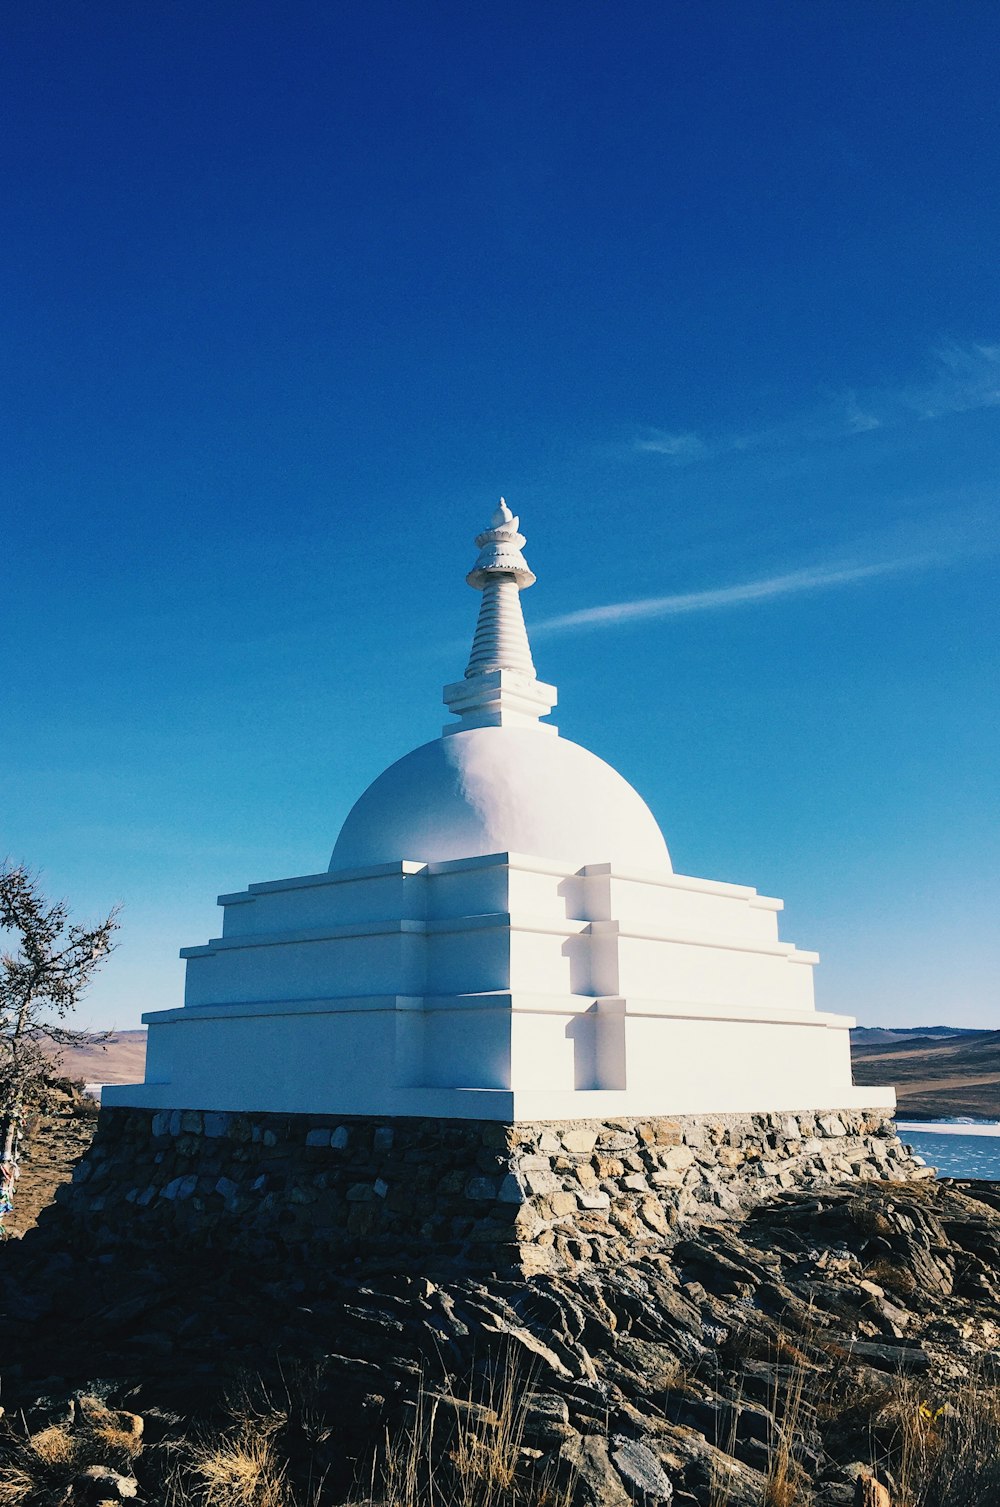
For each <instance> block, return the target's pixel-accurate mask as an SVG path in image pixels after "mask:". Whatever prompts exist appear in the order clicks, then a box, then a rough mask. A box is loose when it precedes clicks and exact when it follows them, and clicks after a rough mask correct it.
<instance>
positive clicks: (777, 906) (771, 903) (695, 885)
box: [579, 863, 785, 910]
mask: <svg viewBox="0 0 1000 1507" xmlns="http://www.w3.org/2000/svg"><path fill="white" fill-rule="evenodd" d="M579 873H580V874H581V875H582V876H583V878H584V879H597V878H603V877H607V878H610V879H621V880H623V881H624V882H625V883H628V884H648V885H655V886H657V887H658V888H659V889H664V890H694V891H695V892H696V893H698V894H703V895H725V896H726V897H728V898H729V899H732V900H746V901H747V903H748V904H750V905H753V906H756V907H758V908H759V909H761V910H784V908H785V902H784V901H783V900H776V899H774V897H773V896H771V895H758V893H757V891H756V890H755V889H754V888H753V886H752V885H749V884H728V883H727V882H726V881H725V880H722V879H696V878H695V877H694V876H693V875H691V874H659V873H651V872H648V871H644V872H641V873H640V872H636V871H632V870H630V869H618V868H616V867H615V866H614V864H611V863H588V864H586V865H585V867H584V868H582V869H580V870H579Z"/></svg>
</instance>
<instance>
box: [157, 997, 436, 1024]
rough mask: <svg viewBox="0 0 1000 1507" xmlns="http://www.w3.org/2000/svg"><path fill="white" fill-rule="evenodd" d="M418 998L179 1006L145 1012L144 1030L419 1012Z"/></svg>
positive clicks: (362, 998)
mask: <svg viewBox="0 0 1000 1507" xmlns="http://www.w3.org/2000/svg"><path fill="white" fill-rule="evenodd" d="M423 1008H424V1001H423V998H422V996H421V995H419V994H356V995H344V996H343V997H342V998H340V999H276V1000H272V999H266V1000H241V1001H239V1003H237V1004H233V1005H225V1004H221V1005H178V1006H177V1007H176V1008H175V1009H173V1010H148V1011H147V1012H146V1013H145V1014H144V1015H143V1016H141V1020H142V1023H143V1025H144V1026H170V1025H183V1024H186V1023H188V1022H195V1021H199V1020H240V1019H243V1020H246V1019H253V1018H254V1017H264V1016H268V1015H358V1014H366V1013H371V1012H377V1011H386V1012H388V1013H391V1014H395V1013H396V1011H398V1010H422V1009H423Z"/></svg>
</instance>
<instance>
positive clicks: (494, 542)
mask: <svg viewBox="0 0 1000 1507" xmlns="http://www.w3.org/2000/svg"><path fill="white" fill-rule="evenodd" d="M520 526H521V520H520V518H515V517H514V514H513V513H512V512H511V510H510V508H509V507H508V506H507V503H506V502H505V500H504V499H503V498H502V497H501V499H500V505H499V507H498V508H497V509H496V510H495V512H494V514H493V517H492V518H491V519H490V526H489V528H486V529H483V532H482V533H481V534H477V535H476V546H477V548H478V550H479V559H478V560H477V561H476V563H475V565H474V566H473V567H472V569H471V570H470V571H469V574H468V575H467V576H466V578H465V579H466V580H467V581H468V583H469V585H470V586H474V587H475V588H476V590H477V591H483V590H485V588H486V586H487V585H488V584H489V582H490V581H491V580H499V579H500V578H501V577H502V576H506V577H508V578H509V579H510V580H512V581H515V582H516V583H517V589H518V591H523V590H524V589H525V587H527V586H533V585H534V582H535V577H534V575H533V574H532V572H531V571H530V570H529V569H528V562H527V560H526V559H525V558H524V556H523V555H522V553H521V550H522V549H523V548H524V545H525V543H526V540H525V537H524V535H523V534H519V533H518V529H519V528H520ZM518 611H520V608H518ZM529 658H530V655H529ZM532 673H534V672H532ZM466 674H468V671H466Z"/></svg>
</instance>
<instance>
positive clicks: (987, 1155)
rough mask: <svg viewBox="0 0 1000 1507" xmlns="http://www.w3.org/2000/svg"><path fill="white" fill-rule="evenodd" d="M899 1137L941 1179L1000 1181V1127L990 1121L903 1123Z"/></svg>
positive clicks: (899, 1128) (899, 1124)
mask: <svg viewBox="0 0 1000 1507" xmlns="http://www.w3.org/2000/svg"><path fill="white" fill-rule="evenodd" d="M897 1129H898V1131H899V1138H900V1140H901V1141H903V1142H905V1144H906V1145H907V1146H912V1147H913V1149H914V1151H915V1152H916V1153H917V1155H918V1156H922V1157H923V1159H924V1161H925V1162H927V1164H928V1165H929V1166H931V1167H936V1168H937V1170H938V1172H939V1173H940V1174H941V1176H942V1177H985V1178H994V1179H996V1180H997V1181H998V1182H1000V1124H997V1122H996V1121H993V1120H989V1121H984V1120H979V1121H976V1120H939V1121H919V1122H916V1121H908V1120H901V1121H900V1122H899V1123H898V1125H897Z"/></svg>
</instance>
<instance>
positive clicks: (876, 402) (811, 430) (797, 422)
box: [630, 341, 1000, 466]
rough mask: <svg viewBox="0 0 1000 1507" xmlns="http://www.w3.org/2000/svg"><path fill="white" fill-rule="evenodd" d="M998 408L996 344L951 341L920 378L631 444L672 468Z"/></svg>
mask: <svg viewBox="0 0 1000 1507" xmlns="http://www.w3.org/2000/svg"><path fill="white" fill-rule="evenodd" d="M996 407H1000V344H996V343H990V342H985V341H982V342H974V343H972V344H966V345H962V344H959V343H957V342H950V343H947V344H944V345H941V346H939V347H938V348H937V350H935V351H934V352H933V357H932V362H931V370H930V372H929V374H928V376H927V378H926V379H925V380H924V381H922V382H915V383H912V384H908V385H900V386H886V387H881V388H871V389H868V390H860V389H848V390H845V391H844V392H842V393H838V394H836V395H835V396H834V397H832V398H830V399H828V400H827V401H826V402H823V403H818V404H817V405H815V406H814V407H813V408H811V409H806V410H803V411H802V412H800V413H797V414H793V415H791V416H789V417H786V418H782V419H776V420H775V421H774V422H773V423H769V424H762V425H760V426H758V427H756V428H754V429H747V430H732V431H729V432H725V431H722V432H717V433H714V434H713V433H710V432H706V433H704V434H699V433H696V432H695V431H692V430H685V431H678V432H674V431H672V430H667V429H650V428H647V429H642V430H640V431H639V432H638V433H637V434H636V436H635V438H634V439H633V440H632V443H631V447H630V448H631V450H632V451H633V453H636V454H640V455H659V456H663V457H664V458H665V459H666V460H668V461H669V462H671V463H672V464H673V465H679V466H686V465H692V464H693V463H695V462H696V461H700V460H706V459H709V458H711V457H714V456H720V455H727V454H733V453H736V452H742V451H748V450H778V449H785V448H788V447H790V446H793V445H803V444H815V443H818V442H824V441H831V440H838V439H844V438H846V437H848V436H850V435H857V434H869V433H871V432H872V431H873V430H876V429H892V428H898V427H900V426H901V425H903V424H906V423H920V422H926V421H927V420H930V419H940V418H945V417H947V416H948V415H949V414H956V413H969V412H972V411H973V410H975V409H979V408H996Z"/></svg>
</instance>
